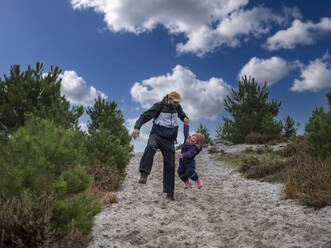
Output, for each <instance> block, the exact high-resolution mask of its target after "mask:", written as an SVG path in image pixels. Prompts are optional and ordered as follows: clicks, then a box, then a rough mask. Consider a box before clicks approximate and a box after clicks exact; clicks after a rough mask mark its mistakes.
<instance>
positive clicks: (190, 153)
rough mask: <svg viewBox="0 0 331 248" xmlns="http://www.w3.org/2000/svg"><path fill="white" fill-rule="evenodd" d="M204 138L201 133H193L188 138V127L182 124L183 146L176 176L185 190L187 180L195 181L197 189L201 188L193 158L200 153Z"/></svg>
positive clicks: (188, 182)
mask: <svg viewBox="0 0 331 248" xmlns="http://www.w3.org/2000/svg"><path fill="white" fill-rule="evenodd" d="M204 138H205V137H204V136H203V134H201V133H195V134H193V135H192V136H189V126H188V125H185V124H184V144H183V147H182V150H181V152H180V153H181V154H180V155H179V157H180V160H179V167H178V175H179V177H180V179H181V180H182V181H183V182H184V183H185V189H187V188H188V186H189V184H190V181H189V179H191V180H193V181H195V182H196V183H197V185H198V188H199V189H200V188H201V187H202V182H201V179H200V178H199V176H198V174H197V173H196V172H195V160H194V157H195V156H196V155H197V154H198V153H199V152H201V150H202V147H201V144H202V142H203V140H204Z"/></svg>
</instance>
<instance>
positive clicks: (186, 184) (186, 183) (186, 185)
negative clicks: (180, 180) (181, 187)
mask: <svg viewBox="0 0 331 248" xmlns="http://www.w3.org/2000/svg"><path fill="white" fill-rule="evenodd" d="M184 183H185V189H187V188H188V186H189V184H190V181H189V180H187V181H185V182H184Z"/></svg>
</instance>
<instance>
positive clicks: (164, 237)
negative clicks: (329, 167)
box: [89, 149, 331, 248]
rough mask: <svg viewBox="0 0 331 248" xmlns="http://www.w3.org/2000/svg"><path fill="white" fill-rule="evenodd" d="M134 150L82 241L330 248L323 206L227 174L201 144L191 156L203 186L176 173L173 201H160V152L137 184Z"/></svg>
mask: <svg viewBox="0 0 331 248" xmlns="http://www.w3.org/2000/svg"><path fill="white" fill-rule="evenodd" d="M141 155H142V154H141V153H136V154H135V157H133V158H132V160H131V162H130V165H129V166H128V175H127V178H126V180H125V182H124V185H123V189H122V190H121V191H120V192H119V194H118V196H119V203H117V204H113V206H112V207H111V209H105V210H104V211H103V212H101V213H100V214H99V215H97V216H96V219H95V227H94V229H93V240H92V241H91V243H90V245H89V247H91V248H92V247H95V248H97V247H118V248H124V247H231V248H233V247H245V248H248V247H256V248H260V247H261V248H262V247H282V248H284V247H312V248H317V247H323V248H330V247H331V208H330V207H328V208H324V209H322V210H319V211H315V210H313V209H310V208H305V207H302V206H299V205H298V204H297V203H296V202H295V201H292V200H286V201H284V200H280V197H281V192H282V186H281V185H280V184H269V183H260V182H257V181H253V180H246V179H243V178H241V177H240V176H239V175H238V174H235V173H234V174H231V175H229V173H230V171H229V170H228V169H226V168H224V167H223V166H222V165H216V163H215V162H213V160H212V159H211V158H210V156H209V154H208V153H207V151H206V149H205V150H204V151H203V152H202V153H201V154H200V155H199V156H197V157H196V161H197V167H198V169H197V171H198V173H199V175H200V177H201V178H202V180H203V183H204V185H203V187H202V188H201V189H197V188H196V185H195V183H194V182H193V183H194V184H191V186H190V188H189V189H187V190H185V189H184V187H183V183H182V182H181V181H180V180H179V178H178V177H177V175H176V190H175V197H176V201H174V202H173V201H167V200H165V195H164V194H163V193H162V167H163V166H162V156H161V154H160V153H157V154H156V157H155V160H154V166H153V170H152V173H151V175H150V176H149V178H148V182H147V184H146V185H141V184H138V183H137V181H138V179H139V174H138V173H137V171H138V165H139V161H140V158H141ZM177 161H178V160H177ZM177 166H178V164H177V165H176V167H177Z"/></svg>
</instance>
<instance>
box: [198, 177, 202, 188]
mask: <svg viewBox="0 0 331 248" xmlns="http://www.w3.org/2000/svg"><path fill="white" fill-rule="evenodd" d="M197 185H198V189H200V188H201V187H202V181H201V179H200V178H199V179H198V180H197Z"/></svg>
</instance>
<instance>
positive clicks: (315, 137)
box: [305, 107, 331, 158]
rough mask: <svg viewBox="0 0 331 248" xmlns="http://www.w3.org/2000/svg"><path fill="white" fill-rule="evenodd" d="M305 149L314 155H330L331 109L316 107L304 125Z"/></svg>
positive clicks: (324, 156) (323, 156)
mask: <svg viewBox="0 0 331 248" xmlns="http://www.w3.org/2000/svg"><path fill="white" fill-rule="evenodd" d="M305 135H306V137H307V139H306V145H307V147H306V151H307V153H308V154H310V155H311V156H314V157H318V156H321V157H322V158H326V157H327V156H330V155H331V111H329V112H328V113H326V112H325V111H324V109H323V108H322V107H321V108H316V109H315V110H314V111H313V113H312V116H311V117H310V118H309V120H308V123H307V124H306V126H305Z"/></svg>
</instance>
